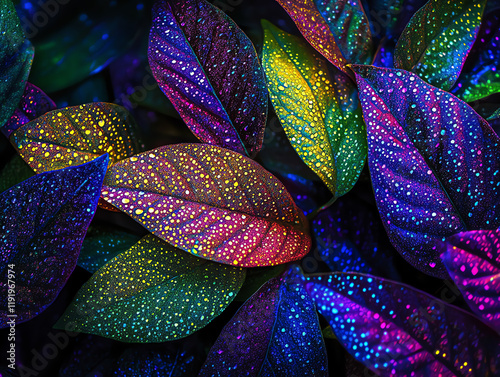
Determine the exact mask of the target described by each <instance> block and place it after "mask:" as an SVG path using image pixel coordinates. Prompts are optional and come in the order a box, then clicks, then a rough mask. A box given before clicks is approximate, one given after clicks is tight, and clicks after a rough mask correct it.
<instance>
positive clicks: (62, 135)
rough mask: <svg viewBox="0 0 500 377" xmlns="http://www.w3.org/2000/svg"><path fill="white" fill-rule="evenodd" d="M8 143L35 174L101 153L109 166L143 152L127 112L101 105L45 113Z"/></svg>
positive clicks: (109, 105)
mask: <svg viewBox="0 0 500 377" xmlns="http://www.w3.org/2000/svg"><path fill="white" fill-rule="evenodd" d="M10 140H11V142H12V143H13V144H14V145H15V146H16V147H17V148H18V152H19V154H20V155H21V157H22V158H23V159H24V160H25V161H26V162H27V163H28V164H29V165H30V166H31V168H32V169H33V170H34V171H35V172H37V173H40V172H44V171H50V170H55V169H61V168H64V167H67V166H74V165H78V164H82V163H85V162H88V161H90V160H93V159H94V158H96V157H98V156H100V155H103V154H104V153H108V154H109V159H110V164H113V163H115V162H117V161H119V160H122V159H124V158H127V157H129V156H132V155H134V154H136V153H139V152H141V151H142V150H143V149H144V146H143V145H142V143H141V141H140V139H139V137H138V127H137V124H136V123H135V121H134V119H133V118H132V116H131V115H130V114H129V113H128V111H127V110H125V109H124V108H123V107H121V106H118V105H115V104H111V103H104V102H95V103H89V104H85V105H80V106H72V107H66V108H64V109H58V110H54V111H51V112H48V113H46V114H45V115H42V116H40V117H39V118H37V119H35V120H33V121H31V122H29V123H26V124H24V125H23V126H21V127H20V128H18V129H17V130H16V131H14V132H13V133H12V134H11V136H10Z"/></svg>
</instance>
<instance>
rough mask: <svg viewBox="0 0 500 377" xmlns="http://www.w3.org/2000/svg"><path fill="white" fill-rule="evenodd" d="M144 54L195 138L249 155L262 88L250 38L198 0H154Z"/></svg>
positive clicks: (259, 122) (259, 129)
mask: <svg viewBox="0 0 500 377" xmlns="http://www.w3.org/2000/svg"><path fill="white" fill-rule="evenodd" d="M148 53H149V64H150V66H151V69H152V71H153V74H154V76H155V78H156V80H157V81H158V83H159V85H160V88H161V89H162V90H163V92H164V93H165V94H166V95H167V97H168V98H169V99H170V101H171V102H172V104H173V105H174V106H175V108H176V109H177V111H178V112H179V114H180V115H181V117H182V118H183V119H184V121H185V122H186V124H187V125H188V127H189V128H190V129H191V130H192V131H193V133H194V134H195V135H196V136H197V137H198V138H199V139H200V140H202V141H203V142H205V143H210V144H214V145H217V146H221V147H225V148H229V149H232V150H234V151H236V152H239V153H242V154H247V155H249V156H251V157H253V156H255V154H256V153H257V152H258V151H259V150H260V148H261V146H262V139H263V136H264V127H265V122H266V116H267V90H266V85H265V81H264V74H263V72H262V68H261V66H260V63H259V59H258V57H257V53H256V52H255V49H254V47H253V45H252V43H251V42H250V40H249V39H248V37H247V36H246V35H245V34H244V33H243V31H241V29H240V28H239V27H238V26H237V25H236V24H235V23H234V22H233V21H232V20H231V19H230V18H229V17H227V16H226V15H225V14H224V13H223V12H222V11H220V10H218V9H217V8H215V7H214V6H212V5H211V4H209V3H208V2H206V1H204V0H185V1H180V0H170V1H164V0H161V1H158V2H157V3H156V4H155V6H154V8H153V26H152V28H151V32H150V42H149V51H148Z"/></svg>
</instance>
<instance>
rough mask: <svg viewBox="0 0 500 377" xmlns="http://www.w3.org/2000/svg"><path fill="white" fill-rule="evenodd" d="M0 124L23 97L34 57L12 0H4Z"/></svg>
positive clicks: (0, 11)
mask: <svg viewBox="0 0 500 377" xmlns="http://www.w3.org/2000/svg"><path fill="white" fill-rule="evenodd" d="M0 33H1V34H2V38H1V40H0V127H2V126H4V124H5V122H6V121H7V120H8V119H9V118H10V117H11V115H12V114H13V113H14V110H15V109H16V107H17V104H18V103H19V100H20V99H21V97H22V95H23V92H24V88H25V85H26V80H27V79H28V75H29V72H30V68H31V62H32V60H33V53H34V50H33V46H32V45H31V43H30V41H29V40H28V39H26V38H25V36H24V32H23V29H22V28H21V22H20V21H19V18H18V17H17V14H16V10H15V8H14V5H13V3H12V1H11V0H1V1H0Z"/></svg>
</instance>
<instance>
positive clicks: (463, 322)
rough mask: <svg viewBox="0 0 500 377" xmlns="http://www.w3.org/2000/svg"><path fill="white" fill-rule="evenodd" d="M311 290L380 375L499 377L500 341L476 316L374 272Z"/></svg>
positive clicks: (330, 278)
mask: <svg viewBox="0 0 500 377" xmlns="http://www.w3.org/2000/svg"><path fill="white" fill-rule="evenodd" d="M305 284H306V289H307V291H308V292H309V294H310V295H311V297H312V298H313V300H314V302H315V304H316V306H317V307H318V310H319V312H320V313H321V314H322V315H323V316H324V317H325V318H326V319H327V320H328V322H329V323H330V325H331V326H332V329H333V331H334V333H335V335H336V336H337V338H338V339H339V341H340V342H341V343H342V345H343V346H344V347H345V348H346V349H347V351H348V352H349V353H350V354H351V355H353V356H354V357H355V358H356V359H357V360H359V361H361V362H362V363H363V364H365V365H366V366H367V367H369V368H370V369H371V370H373V371H375V372H376V373H377V374H379V375H380V376H394V377H396V376H397V377H406V376H408V377H409V376H412V377H428V376H441V377H454V376H478V377H479V376H494V375H496V374H495V371H498V370H499V368H500V337H499V336H498V335H497V334H495V333H494V331H492V330H491V329H490V328H489V327H488V326H486V325H485V324H483V323H482V322H481V321H479V320H478V319H476V317H474V316H472V315H471V314H469V313H467V312H465V311H463V310H461V309H459V308H456V307H454V306H452V305H449V304H447V303H445V302H443V301H441V300H438V299H437V298H434V297H432V296H430V295H428V294H426V293H424V292H421V291H419V290H417V289H415V288H412V287H409V286H407V285H404V284H401V283H396V282H393V281H390V280H385V279H382V278H378V277H375V276H371V275H364V274H356V273H334V274H324V275H313V276H310V277H308V278H307V281H306V283H305Z"/></svg>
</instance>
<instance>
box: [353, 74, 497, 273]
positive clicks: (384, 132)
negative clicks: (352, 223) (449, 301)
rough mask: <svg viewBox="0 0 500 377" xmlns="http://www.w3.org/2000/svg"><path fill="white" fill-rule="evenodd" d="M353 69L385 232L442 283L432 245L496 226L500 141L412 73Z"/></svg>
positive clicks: (475, 118) (463, 106) (441, 270)
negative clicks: (358, 90) (474, 230)
mask: <svg viewBox="0 0 500 377" xmlns="http://www.w3.org/2000/svg"><path fill="white" fill-rule="evenodd" d="M353 68H354V70H355V71H356V73H357V80H358V85H359V88H360V97H361V102H362V106H363V113H364V116H365V120H366V122H367V132H368V162H369V167H370V173H371V177H372V182H373V187H374V191H375V196H376V199H377V206H378V208H379V212H380V215H381V217H382V220H383V222H384V226H385V228H386V230H387V233H388V234H389V237H390V239H391V241H392V243H393V244H394V246H395V247H396V248H397V249H398V251H399V252H400V253H401V254H402V255H403V257H404V258H405V259H406V260H407V261H409V262H410V263H412V264H413V265H414V266H415V267H417V268H419V269H421V270H422V271H424V272H426V273H429V274H431V275H434V276H441V277H443V278H444V277H446V276H447V273H446V270H445V268H444V265H443V264H442V262H441V260H440V258H439V253H438V252H437V251H436V245H435V244H436V241H437V240H441V239H443V238H444V237H447V236H450V235H452V234H455V233H457V232H460V231H463V230H466V229H481V228H490V229H494V228H496V227H498V226H499V225H500V193H499V184H500V175H499V174H498V171H499V170H500V162H499V160H498V156H499V155H500V140H499V138H498V136H497V135H496V134H495V133H494V131H493V130H492V129H491V127H490V126H489V125H488V123H487V122H486V121H485V120H484V119H483V118H481V117H480V116H479V115H477V113H476V112H475V111H474V110H473V109H472V108H471V107H470V106H468V105H467V104H466V103H464V102H462V101H461V100H459V99H458V98H456V97H455V96H453V95H452V94H449V93H447V92H444V91H442V90H440V89H437V88H435V87H432V86H430V85H429V84H427V83H425V82H423V81H422V80H421V79H420V78H418V77H417V76H416V75H415V74H412V73H409V72H405V71H402V70H391V69H382V68H380V69H378V68H375V67H361V66H355V67H353Z"/></svg>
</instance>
